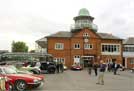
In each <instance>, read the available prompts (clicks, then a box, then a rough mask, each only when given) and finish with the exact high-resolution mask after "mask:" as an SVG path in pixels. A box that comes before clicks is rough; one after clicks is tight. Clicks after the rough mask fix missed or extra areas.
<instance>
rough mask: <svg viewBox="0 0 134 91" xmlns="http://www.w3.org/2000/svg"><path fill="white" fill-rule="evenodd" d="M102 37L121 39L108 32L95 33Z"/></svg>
mask: <svg viewBox="0 0 134 91" xmlns="http://www.w3.org/2000/svg"><path fill="white" fill-rule="evenodd" d="M97 34H98V35H99V36H100V37H101V38H102V39H121V38H119V37H117V36H114V35H112V34H109V33H97Z"/></svg>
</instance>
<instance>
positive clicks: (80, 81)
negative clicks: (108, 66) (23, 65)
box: [32, 69, 134, 91]
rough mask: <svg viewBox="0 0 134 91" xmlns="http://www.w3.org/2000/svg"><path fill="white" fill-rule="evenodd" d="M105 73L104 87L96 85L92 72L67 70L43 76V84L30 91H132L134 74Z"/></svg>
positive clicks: (124, 72) (123, 72) (127, 72)
mask: <svg viewBox="0 0 134 91" xmlns="http://www.w3.org/2000/svg"><path fill="white" fill-rule="evenodd" d="M118 73H119V74H120V75H119V74H118V75H113V72H105V74H104V85H98V84H96V83H97V79H98V77H96V76H95V74H94V71H92V74H91V75H89V74H88V71H87V70H86V69H85V70H82V71H71V70H67V71H65V72H64V73H59V74H44V76H45V83H44V85H43V86H42V87H39V88H37V89H35V90H32V91H134V73H131V72H130V71H118Z"/></svg>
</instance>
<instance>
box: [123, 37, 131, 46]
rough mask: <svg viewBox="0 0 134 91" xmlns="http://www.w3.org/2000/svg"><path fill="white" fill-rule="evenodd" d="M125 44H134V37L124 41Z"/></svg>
mask: <svg viewBox="0 0 134 91" xmlns="http://www.w3.org/2000/svg"><path fill="white" fill-rule="evenodd" d="M123 44H129V45H133V44H134V37H129V38H127V39H125V40H124V41H123Z"/></svg>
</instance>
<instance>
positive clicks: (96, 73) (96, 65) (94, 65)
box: [93, 62, 98, 76]
mask: <svg viewBox="0 0 134 91" xmlns="http://www.w3.org/2000/svg"><path fill="white" fill-rule="evenodd" d="M93 69H94V72H95V76H97V75H98V70H97V69H98V64H97V62H95V63H94V64H93Z"/></svg>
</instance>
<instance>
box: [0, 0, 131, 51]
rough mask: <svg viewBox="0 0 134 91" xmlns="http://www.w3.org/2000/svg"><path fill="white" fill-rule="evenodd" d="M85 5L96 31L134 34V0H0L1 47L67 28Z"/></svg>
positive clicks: (31, 44)
mask: <svg viewBox="0 0 134 91" xmlns="http://www.w3.org/2000/svg"><path fill="white" fill-rule="evenodd" d="M81 8H87V9H88V10H89V12H90V15H91V16H93V17H95V19H94V23H95V24H97V25H98V28H99V29H98V32H106V33H112V34H114V35H116V36H119V37H121V38H126V37H130V36H131V37H134V0H0V50H11V43H12V41H13V40H15V41H24V42H26V43H27V45H28V46H29V47H30V49H34V48H35V41H36V40H38V39H40V38H42V37H44V36H46V35H49V34H52V33H55V32H57V31H70V25H71V24H73V23H74V21H73V17H75V16H77V15H78V12H79V10H80V9H81Z"/></svg>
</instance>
